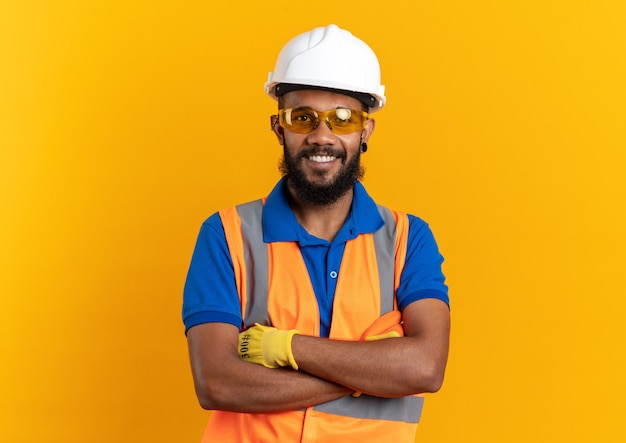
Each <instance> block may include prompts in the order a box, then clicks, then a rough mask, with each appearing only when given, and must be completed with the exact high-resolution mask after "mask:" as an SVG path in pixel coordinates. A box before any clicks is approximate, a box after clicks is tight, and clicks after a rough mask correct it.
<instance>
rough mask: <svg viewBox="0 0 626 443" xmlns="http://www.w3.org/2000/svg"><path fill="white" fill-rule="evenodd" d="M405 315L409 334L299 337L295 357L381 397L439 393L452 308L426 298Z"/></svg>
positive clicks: (305, 366) (306, 367)
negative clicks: (378, 337) (344, 338)
mask: <svg viewBox="0 0 626 443" xmlns="http://www.w3.org/2000/svg"><path fill="white" fill-rule="evenodd" d="M402 319H403V329H404V333H405V337H397V338H388V339H384V340H374V341H366V342H363V341H337V340H329V339H323V338H318V337H310V336H303V335H296V336H294V338H293V341H292V351H293V355H294V358H295V360H296V362H297V363H298V365H299V368H300V370H302V371H304V372H307V373H309V374H312V375H315V376H317V377H320V378H323V379H325V380H329V381H331V382H333V383H338V384H341V385H343V386H346V387H350V388H352V389H353V390H355V391H359V392H363V393H367V394H371V395H376V396H379V397H397V396H404V395H410V394H416V393H422V392H435V391H437V390H438V389H439V388H440V387H441V384H442V382H443V376H444V372H445V367H446V362H447V359H448V347H449V334H450V314H449V310H448V307H447V305H445V304H444V303H442V302H440V301H439V300H427V299H425V300H421V301H418V302H414V303H412V304H411V305H409V306H408V307H407V308H406V309H405V310H404V312H403V315H402Z"/></svg>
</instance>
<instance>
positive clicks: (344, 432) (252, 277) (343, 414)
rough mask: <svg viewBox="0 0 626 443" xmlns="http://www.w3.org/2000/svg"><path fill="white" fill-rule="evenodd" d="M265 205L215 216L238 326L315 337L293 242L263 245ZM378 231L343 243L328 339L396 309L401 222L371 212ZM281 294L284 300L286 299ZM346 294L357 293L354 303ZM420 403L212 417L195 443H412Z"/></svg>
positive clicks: (358, 332) (361, 402)
mask: <svg viewBox="0 0 626 443" xmlns="http://www.w3.org/2000/svg"><path fill="white" fill-rule="evenodd" d="M264 203H265V199H261V200H256V201H254V202H250V203H246V204H243V205H239V206H237V207H234V208H230V209H226V210H222V211H220V213H219V214H220V217H221V220H222V224H223V226H224V231H225V234H226V241H227V243H228V247H229V250H230V254H231V257H232V261H233V265H234V269H235V279H236V283H237V289H238V292H239V297H240V301H241V312H242V317H243V322H244V325H246V327H250V326H252V325H254V323H257V322H258V323H261V324H265V325H272V326H274V327H276V328H278V329H297V330H299V331H300V332H302V333H303V334H306V335H312V336H319V333H320V318H319V310H318V306H317V299H316V298H315V293H314V291H313V286H312V284H311V281H310V278H309V275H308V272H307V268H306V265H305V262H304V259H303V258H302V254H301V253H300V250H299V247H298V243H297V242H274V243H264V242H263V232H262V224H261V216H262V212H263V205H264ZM379 211H380V213H381V216H382V217H383V219H384V220H385V226H384V227H383V228H381V229H379V230H378V231H377V232H375V233H373V234H361V235H359V236H358V237H357V238H356V239H354V240H350V241H348V242H347V243H346V247H345V251H344V255H343V258H342V263H341V268H340V272H339V276H338V280H337V288H336V291H335V299H334V302H333V313H332V322H331V328H330V338H331V339H340V340H359V339H360V338H361V336H362V335H363V332H364V331H365V330H366V329H367V328H368V326H370V325H371V324H372V323H373V322H374V321H376V319H378V318H379V317H381V316H382V315H384V314H385V313H387V312H390V311H392V310H397V304H396V300H395V290H396V289H397V287H398V285H399V283H400V274H401V271H402V267H403V265H404V260H405V257H406V245H407V238H408V218H407V216H406V215H405V214H402V213H399V212H395V211H391V210H389V209H387V208H384V207H382V206H379ZM285 294H289V296H288V297H286V296H285ZM354 294H359V298H358V302H357V300H356V299H355V297H354ZM423 401H424V398H423V397H422V396H408V397H402V398H380V397H373V396H368V395H365V394H363V395H361V396H359V397H352V396H350V395H348V396H346V397H343V398H340V399H338V400H333V401H330V402H327V403H322V404H319V405H315V406H313V407H309V408H306V409H302V410H298V411H288V412H282V413H272V414H246V413H237V412H227V411H213V412H212V414H211V417H210V419H209V424H208V426H207V429H206V432H205V434H204V437H203V439H202V442H203V443H208V442H220V443H231V442H232V443H235V442H236V443H265V442H267V443H276V442H280V443H291V442H332V443H337V442H342V443H343V442H358V443H367V442H394V443H402V442H407V443H408V442H413V441H414V438H415V432H416V430H417V424H418V422H419V418H420V415H421V411H422V405H423Z"/></svg>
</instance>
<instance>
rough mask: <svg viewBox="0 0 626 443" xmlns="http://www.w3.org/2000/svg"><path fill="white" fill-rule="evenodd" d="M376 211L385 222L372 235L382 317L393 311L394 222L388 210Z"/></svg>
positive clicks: (382, 208) (381, 208) (380, 209)
mask: <svg viewBox="0 0 626 443" xmlns="http://www.w3.org/2000/svg"><path fill="white" fill-rule="evenodd" d="M378 211H379V212H380V215H381V216H382V218H383V220H384V221H385V226H383V227H382V228H380V229H379V230H378V231H376V232H375V233H374V247H375V248H374V249H375V250H376V263H377V264H378V279H379V281H380V315H381V316H382V315H384V314H386V313H387V312H390V311H393V302H394V297H395V288H394V274H393V273H394V269H395V255H396V254H395V251H396V248H395V246H396V220H395V219H394V218H393V215H392V213H391V211H390V210H389V209H387V208H385V207H383V206H380V205H378Z"/></svg>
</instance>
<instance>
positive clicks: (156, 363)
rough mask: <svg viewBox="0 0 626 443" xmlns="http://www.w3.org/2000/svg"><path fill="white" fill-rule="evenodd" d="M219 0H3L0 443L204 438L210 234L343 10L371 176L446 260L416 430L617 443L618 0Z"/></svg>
mask: <svg viewBox="0 0 626 443" xmlns="http://www.w3.org/2000/svg"><path fill="white" fill-rule="evenodd" d="M214 3H215V2H173V1H172V2H168V1H152V2H148V1H143V2H140V1H137V2H115V1H113V2H79V1H69V0H65V1H60V2H45V1H28V0H25V1H20V2H8V1H7V2H3V3H2V5H1V6H0V205H1V206H0V210H1V211H2V216H1V218H0V245H1V247H0V277H1V280H0V296H1V299H0V300H1V302H0V303H1V305H0V340H1V350H0V352H1V358H2V361H1V364H0V392H1V393H2V394H1V395H0V441H6V442H29V443H30V442H40V441H47V442H63V443H72V442H81V443H82V442H87V441H88V442H94V443H98V442H112V441H115V442H139V441H150V442H164V443H165V442H168V443H169V442H196V441H198V439H199V437H200V435H201V433H202V430H203V428H204V425H205V421H206V417H207V413H206V412H205V411H202V410H201V409H200V408H199V406H198V405H197V403H196V400H195V397H194V394H193V388H192V382H191V376H190V371H189V366H188V360H187V351H186V344H185V339H184V336H183V328H182V323H181V320H180V303H181V292H182V286H183V283H184V278H185V274H186V270H187V265H188V262H189V258H190V255H191V251H192V248H193V245H194V242H195V236H196V234H197V232H198V228H199V225H200V223H201V222H202V221H203V220H204V218H206V217H207V216H209V215H210V214H211V213H212V212H213V211H215V210H217V209H218V208H219V207H222V206H225V205H231V204H234V203H239V202H242V201H245V200H248V199H252V198H255V197H258V196H261V195H263V194H265V193H266V192H268V191H269V189H270V187H271V186H272V185H273V183H274V182H275V181H276V179H277V178H278V173H277V169H276V164H277V161H278V159H279V156H280V152H281V151H280V147H279V146H278V145H277V144H276V141H275V139H274V138H273V136H272V134H271V133H270V131H269V124H268V122H269V119H268V118H267V116H268V115H269V114H270V113H271V112H272V111H273V110H274V106H275V105H274V103H273V102H272V101H271V100H269V99H268V98H267V97H266V96H265V95H264V93H263V90H262V87H263V83H264V81H265V79H266V76H267V72H268V71H270V70H271V69H272V68H273V63H274V60H275V57H276V55H277V54H278V51H279V50H280V48H281V46H282V44H283V43H285V42H286V40H287V39H288V38H290V37H292V36H294V35H295V34H297V33H300V32H303V31H305V30H308V29H310V28H312V27H315V26H320V25H326V24H328V23H337V24H338V25H340V26H342V27H345V28H348V29H350V30H352V32H353V33H354V34H355V35H357V36H360V37H362V38H364V39H365V40H366V41H368V42H369V43H370V44H371V46H372V47H373V48H374V50H375V51H376V52H377V53H378V54H379V58H380V60H381V64H382V66H383V82H384V83H385V84H386V85H387V88H388V89H387V96H388V100H389V101H388V107H387V108H386V109H384V110H383V111H382V112H381V113H380V114H377V116H376V117H377V131H376V133H375V135H374V137H373V138H372V140H371V143H370V150H369V152H368V153H367V155H366V156H365V163H366V167H367V175H366V179H365V183H366V185H367V187H368V189H369V191H370V192H371V193H372V195H373V196H375V197H376V198H377V199H378V201H379V202H381V203H384V204H386V205H389V206H392V207H395V208H397V209H402V210H405V211H410V212H413V213H416V214H418V215H420V216H422V217H423V218H425V219H426V220H427V221H429V222H430V224H431V226H432V228H433V229H434V231H435V233H436V235H437V238H438V240H439V243H440V246H441V249H442V251H443V253H444V254H445V256H446V259H447V261H446V264H445V271H446V274H447V275H448V282H449V285H450V291H451V298H452V306H453V307H452V313H453V337H452V348H451V356H450V363H449V369H448V373H447V379H446V383H445V386H444V388H443V390H442V391H441V392H440V393H438V394H437V395H433V396H429V398H428V400H427V407H426V409H425V413H424V417H423V423H422V425H421V427H420V431H419V434H418V440H419V441H420V442H446V443H447V442H452V441H454V442H503V441H506V442H528V441H533V442H555V441H602V442H617V441H624V440H625V439H626V431H625V428H624V426H623V417H622V415H623V407H622V404H623V400H624V398H626V382H625V381H624V380H625V377H624V374H625V373H626V357H625V353H624V349H623V347H624V343H625V342H626V331H625V328H624V321H623V317H624V314H625V307H626V302H625V301H624V300H625V295H626V285H625V283H624V278H623V275H624V270H623V269H624V264H625V263H626V252H625V251H626V234H625V229H624V227H625V226H626V216H625V211H624V209H623V208H624V201H625V200H626V154H625V148H626V135H625V130H624V127H625V123H624V122H625V117H626V86H625V83H626V82H625V81H624V79H625V78H626V28H625V27H624V23H625V20H626V7H625V6H624V3H623V2H622V1H620V0H615V1H609V0H598V1H595V2H587V1H582V0H574V1H561V0H557V1H552V2H545V1H536V0H531V1H525V2H495V1H486V0H478V1H474V2H464V1H449V0H448V1H446V0H444V1H439V2H397V3H399V4H400V3H402V4H404V6H394V2H387V4H385V3H380V2H373V1H368V0H367V1H365V2H360V3H345V4H343V3H339V4H338V3H330V4H325V3H307V4H306V5H305V4H301V3H293V2H292V3H289V2H287V3H284V4H279V3H274V4H269V3H263V4H261V2H259V4H258V5H255V6H249V5H248V4H247V3H243V4H241V3H232V2H230V3H229V2H225V3H220V4H217V5H215V4H214ZM300 8H302V9H300Z"/></svg>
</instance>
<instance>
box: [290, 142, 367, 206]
mask: <svg viewBox="0 0 626 443" xmlns="http://www.w3.org/2000/svg"><path fill="white" fill-rule="evenodd" d="M312 153H319V154H322V155H324V154H327V155H334V156H335V157H337V158H340V159H341V162H342V164H343V166H344V167H343V168H342V169H341V170H340V171H339V175H338V176H337V177H336V178H335V179H334V180H333V181H332V182H331V183H328V184H325V185H318V184H315V183H311V182H310V181H309V180H307V178H306V175H305V174H304V172H303V171H302V169H301V168H300V167H299V164H300V161H301V160H302V159H303V158H305V157H308V156H309V155H311V154H312ZM279 169H280V172H281V173H282V174H283V176H284V177H285V178H286V179H287V183H288V184H289V187H290V188H291V189H293V190H294V191H295V193H296V197H297V198H298V199H299V200H301V201H302V202H304V203H307V204H310V205H313V206H328V205H332V204H333V203H335V202H336V201H337V200H339V198H341V197H343V196H344V195H345V194H346V192H348V191H349V190H350V189H352V188H353V187H354V184H355V182H356V181H357V180H360V179H361V178H363V175H364V173H365V170H364V169H363V167H362V165H361V152H360V151H357V153H356V155H355V156H354V157H353V158H352V159H351V160H350V161H348V162H346V155H345V153H343V152H336V151H332V150H328V149H325V148H319V147H317V148H310V149H305V150H303V151H302V152H301V153H300V154H299V155H298V157H297V158H293V157H291V156H289V152H288V149H287V145H286V144H285V146H284V149H283V159H282V161H281V162H280V165H279Z"/></svg>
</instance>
